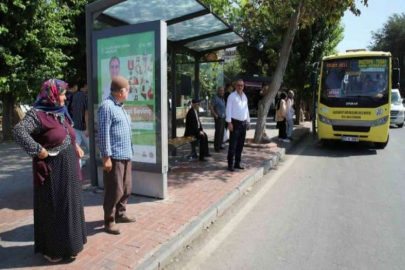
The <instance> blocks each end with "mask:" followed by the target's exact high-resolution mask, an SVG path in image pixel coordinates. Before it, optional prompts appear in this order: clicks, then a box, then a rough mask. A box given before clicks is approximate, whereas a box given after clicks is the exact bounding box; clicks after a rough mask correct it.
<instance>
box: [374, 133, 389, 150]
mask: <svg viewBox="0 0 405 270" xmlns="http://www.w3.org/2000/svg"><path fill="white" fill-rule="evenodd" d="M389 140H390V136H389V135H388V138H387V141H386V142H384V143H377V142H376V143H374V145H375V148H377V149H384V148H385V147H386V146H387V144H388V141H389Z"/></svg>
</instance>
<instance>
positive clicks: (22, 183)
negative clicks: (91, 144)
mask: <svg viewBox="0 0 405 270" xmlns="http://www.w3.org/2000/svg"><path fill="white" fill-rule="evenodd" d="M308 126H309V123H305V125H304V126H299V127H296V129H295V130H294V135H293V137H294V136H297V135H298V137H302V135H303V134H304V133H306V132H308ZM207 133H208V135H209V136H210V137H212V136H213V131H212V130H211V131H209V130H208V131H207ZM276 133H277V130H275V128H271V129H268V132H267V134H268V135H269V136H270V137H275V136H276ZM247 137H253V131H250V132H249V133H248V136H247ZM274 142H275V143H273V144H272V145H271V146H272V147H270V148H261V149H259V148H250V147H245V149H244V152H243V164H244V165H245V166H246V169H245V170H243V171H236V172H233V173H232V172H228V171H227V170H226V167H227V163H226V153H227V151H226V150H224V151H223V152H221V153H214V151H213V149H212V145H210V148H211V150H212V151H211V152H212V154H213V157H211V158H210V161H209V162H205V163H203V162H198V161H189V160H187V159H186V158H185V156H186V155H187V154H188V153H189V151H190V149H189V148H188V147H185V148H182V149H180V150H179V152H178V157H177V158H176V160H173V159H171V163H172V164H174V166H173V168H172V170H171V172H170V173H169V179H168V198H167V199H165V200H156V199H153V198H146V197H142V196H131V198H130V200H129V205H128V210H127V211H128V214H129V215H134V216H137V219H138V220H137V222H136V223H133V224H122V225H120V227H121V231H122V233H121V235H119V236H114V235H109V234H106V233H104V231H103V220H102V217H103V208H102V202H103V193H102V192H103V191H102V190H98V189H94V188H91V187H90V180H89V173H88V168H87V169H86V167H84V171H83V173H84V178H85V180H84V181H83V197H84V203H85V217H86V224H87V233H88V243H87V244H86V245H85V248H84V251H83V252H81V253H80V254H79V255H78V257H77V259H76V260H75V261H74V262H72V263H69V264H63V263H62V264H57V265H55V264H52V265H51V264H49V263H47V262H46V261H45V260H44V259H43V258H42V257H41V255H39V254H34V246H33V244H34V242H33V241H34V231H33V213H32V205H33V194H32V188H33V186H32V174H31V173H32V172H31V159H30V158H29V157H28V156H27V155H25V154H24V153H23V152H22V150H21V149H20V148H19V147H18V146H17V145H16V144H15V143H0V155H1V159H0V269H15V268H29V269H43V268H44V269H129V268H130V269H134V268H136V267H139V266H141V267H144V266H148V265H149V266H153V265H155V267H157V266H158V264H159V258H158V255H157V254H160V255H162V250H163V247H165V246H167V245H169V244H171V243H175V240H176V237H178V235H179V234H180V233H181V232H184V231H185V230H187V229H189V228H190V224H192V223H193V222H194V221H196V220H197V219H198V218H199V217H201V215H202V214H203V213H205V212H206V211H207V210H209V209H211V208H212V207H213V206H214V205H215V204H218V202H220V201H221V200H223V199H224V198H225V197H226V196H227V195H229V193H230V192H232V191H233V190H235V188H236V187H237V186H238V185H240V184H241V183H242V182H243V181H244V180H245V179H247V178H248V177H249V176H251V175H254V174H255V173H256V172H257V171H258V170H260V169H261V167H262V165H263V164H264V163H265V162H266V161H268V160H270V159H272V158H273V157H275V156H277V154H278V153H279V151H280V150H281V149H283V148H285V147H286V146H287V144H286V143H281V144H279V145H277V144H276V143H278V141H277V140H274ZM223 210H226V209H223ZM220 214H221V213H218V215H220ZM205 225H207V226H208V225H209V224H205ZM196 236H197V234H196ZM180 249H181V247H178V248H177V251H178V250H180ZM169 251H170V250H169ZM169 251H167V249H166V253H167V252H169ZM159 252H160V253H159ZM165 256H166V258H167V259H169V257H170V252H169V254H165ZM168 256H169V257H168ZM149 262H152V263H151V264H149ZM156 263H157V264H156ZM161 266H162V265H161Z"/></svg>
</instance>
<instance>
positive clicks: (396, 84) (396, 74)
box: [392, 68, 400, 89]
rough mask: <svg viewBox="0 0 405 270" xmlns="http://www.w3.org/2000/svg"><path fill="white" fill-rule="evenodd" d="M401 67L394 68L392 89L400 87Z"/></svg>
mask: <svg viewBox="0 0 405 270" xmlns="http://www.w3.org/2000/svg"><path fill="white" fill-rule="evenodd" d="M399 72H400V69H399V68H394V69H393V70H392V89H399V79H400V77H399Z"/></svg>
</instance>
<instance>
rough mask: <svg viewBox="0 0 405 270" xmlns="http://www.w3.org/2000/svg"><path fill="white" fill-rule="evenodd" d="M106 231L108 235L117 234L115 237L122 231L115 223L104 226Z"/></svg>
mask: <svg viewBox="0 0 405 270" xmlns="http://www.w3.org/2000/svg"><path fill="white" fill-rule="evenodd" d="M104 231H105V232H106V233H109V234H115V235H118V234H120V233H121V230H120V229H119V228H118V226H117V225H116V224H115V223H111V224H104Z"/></svg>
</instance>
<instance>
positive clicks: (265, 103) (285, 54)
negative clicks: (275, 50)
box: [254, 0, 305, 143]
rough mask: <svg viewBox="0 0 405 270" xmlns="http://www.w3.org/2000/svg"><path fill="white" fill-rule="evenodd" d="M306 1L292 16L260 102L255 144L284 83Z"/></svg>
mask: <svg viewBox="0 0 405 270" xmlns="http://www.w3.org/2000/svg"><path fill="white" fill-rule="evenodd" d="M304 1H305V0H301V1H300V2H299V3H298V6H297V8H296V10H295V12H294V13H293V14H292V15H291V18H290V23H289V25H288V29H287V32H286V33H285V36H284V41H283V46H282V48H281V52H280V58H279V59H278V62H277V67H276V71H275V72H274V75H273V78H272V81H271V84H270V87H269V91H267V93H266V95H265V96H264V97H263V99H262V100H261V101H260V102H259V108H258V109H259V110H258V113H257V124H256V130H255V137H254V142H255V143H260V142H261V140H262V137H263V133H264V131H265V128H266V120H267V113H268V111H269V109H270V104H271V101H272V100H273V99H274V97H275V96H276V94H277V92H278V90H279V89H280V86H281V83H282V82H283V77H284V73H285V70H286V68H287V64H288V59H289V57H290V52H291V47H292V44H293V42H294V37H295V33H296V31H297V26H298V20H299V18H300V14H301V8H302V5H303V3H304Z"/></svg>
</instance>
